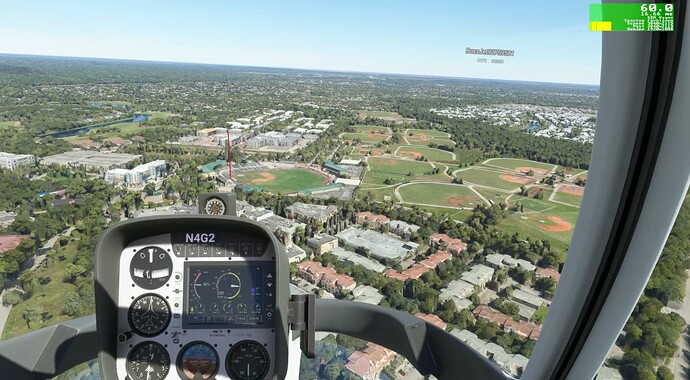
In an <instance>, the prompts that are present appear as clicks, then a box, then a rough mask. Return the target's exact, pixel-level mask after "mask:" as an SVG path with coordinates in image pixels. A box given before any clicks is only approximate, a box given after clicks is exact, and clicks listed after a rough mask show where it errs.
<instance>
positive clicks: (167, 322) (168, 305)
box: [127, 293, 172, 338]
mask: <svg viewBox="0 0 690 380" xmlns="http://www.w3.org/2000/svg"><path fill="white" fill-rule="evenodd" d="M151 296H153V297H157V298H159V299H160V300H162V301H163V303H165V306H166V307H167V308H168V320H167V321H166V322H165V326H163V328H162V329H160V331H159V332H157V333H155V334H145V333H143V332H142V331H139V329H137V328H136V327H134V323H133V322H132V306H134V304H135V303H137V301H139V300H140V299H142V298H146V297H151ZM171 320H172V309H170V304H169V303H168V301H167V300H166V299H165V298H163V297H161V296H160V294H156V293H145V294H142V295H140V296H139V297H137V298H135V299H134V300H133V301H132V303H131V304H130V305H129V309H127V322H128V323H129V327H131V328H132V331H134V333H136V334H137V335H139V336H143V337H146V338H153V337H154V336H158V335H160V334H161V333H163V331H165V330H166V329H167V328H168V326H170V321H171Z"/></svg>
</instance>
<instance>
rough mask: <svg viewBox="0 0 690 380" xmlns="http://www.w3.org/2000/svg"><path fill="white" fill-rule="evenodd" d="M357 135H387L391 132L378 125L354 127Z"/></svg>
mask: <svg viewBox="0 0 690 380" xmlns="http://www.w3.org/2000/svg"><path fill="white" fill-rule="evenodd" d="M355 129H356V130H357V132H358V133H384V134H387V135H389V134H390V133H391V132H390V131H389V130H388V128H386V127H382V126H379V125H355Z"/></svg>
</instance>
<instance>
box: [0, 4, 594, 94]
mask: <svg viewBox="0 0 690 380" xmlns="http://www.w3.org/2000/svg"><path fill="white" fill-rule="evenodd" d="M590 2H591V0H590V1H582V0H568V1H565V0H557V1H547V0H544V1H532V0H522V1H514V0H481V1H477V0H475V1H466V0H447V1H436V0H416V1H407V0H375V1H371V0H339V1H335V0H251V1H247V0H244V1H234V0H218V1H217V0H188V1H177V0H165V1H162V0H136V1H132V0H118V1H97V0H88V1H85V0H70V1H54V0H31V1H16V0H0V9H2V12H0V36H3V37H2V38H0V53H9V54H37V55H55V56H74V57H96V58H118V59H136V60H152V61H172V62H196V63H215V64H229V65H246V66H266V67H286V68H302V69H317V70H339V71H361V72H377V73H397V74H415V75H435V76H452V77H469V78H484V79H507V80H525V81H538V82H558V83H579V84H597V85H598V84H599V71H600V66H601V35H600V34H599V33H600V32H590V31H589V30H588V29H589V25H588V17H589V14H588V12H589V3H590ZM467 47H470V48H475V49H480V48H484V49H509V50H514V51H515V56H514V57H493V58H494V59H501V58H502V59H503V60H504V63H503V64H497V63H494V64H492V63H479V62H477V58H488V60H489V61H490V60H491V58H492V57H484V56H477V55H470V54H465V48H467Z"/></svg>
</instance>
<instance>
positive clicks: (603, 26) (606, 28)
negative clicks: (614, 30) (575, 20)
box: [589, 21, 611, 32]
mask: <svg viewBox="0 0 690 380" xmlns="http://www.w3.org/2000/svg"><path fill="white" fill-rule="evenodd" d="M589 30H591V31H594V32H610V31H611V21H590V22H589Z"/></svg>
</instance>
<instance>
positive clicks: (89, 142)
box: [70, 139, 101, 149]
mask: <svg viewBox="0 0 690 380" xmlns="http://www.w3.org/2000/svg"><path fill="white" fill-rule="evenodd" d="M70 143H72V144H74V145H79V146H80V147H82V148H86V149H91V148H96V149H98V148H100V147H101V144H99V143H97V142H95V141H93V140H91V139H86V140H72V141H70Z"/></svg>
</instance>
